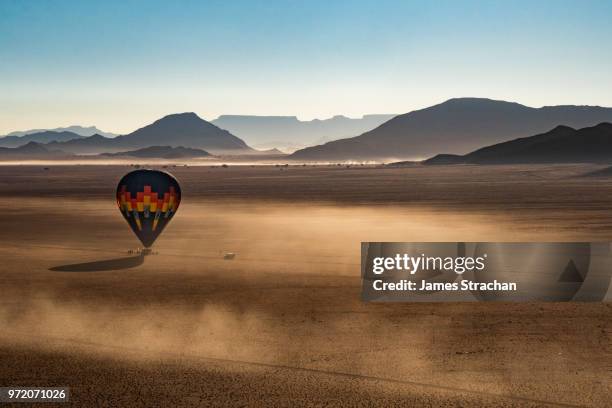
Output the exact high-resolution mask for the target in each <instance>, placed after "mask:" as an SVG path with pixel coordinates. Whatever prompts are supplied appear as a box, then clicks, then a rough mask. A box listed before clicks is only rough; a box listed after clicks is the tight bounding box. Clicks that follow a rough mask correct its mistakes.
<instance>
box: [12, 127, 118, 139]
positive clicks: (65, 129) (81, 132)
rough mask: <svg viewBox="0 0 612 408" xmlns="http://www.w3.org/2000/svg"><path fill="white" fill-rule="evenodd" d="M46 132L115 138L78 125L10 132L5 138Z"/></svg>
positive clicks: (112, 134)
mask: <svg viewBox="0 0 612 408" xmlns="http://www.w3.org/2000/svg"><path fill="white" fill-rule="evenodd" d="M47 131H51V132H72V133H76V134H77V135H79V136H85V137H87V136H92V135H95V134H99V135H102V136H104V137H115V136H117V135H116V134H114V133H110V132H103V131H101V130H100V129H98V128H97V127H95V126H78V125H73V126H67V127H59V128H55V129H30V130H20V131H16V132H11V133H9V134H8V135H6V136H25V135H30V134H32V133H42V132H47Z"/></svg>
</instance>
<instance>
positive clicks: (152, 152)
mask: <svg viewBox="0 0 612 408" xmlns="http://www.w3.org/2000/svg"><path fill="white" fill-rule="evenodd" d="M100 155H101V156H107V157H140V158H160V159H185V158H194V157H208V156H210V153H208V152H207V151H205V150H202V149H192V148H190V147H182V146H179V147H171V146H150V147H145V148H142V149H138V150H131V151H127V152H118V153H102V154H100Z"/></svg>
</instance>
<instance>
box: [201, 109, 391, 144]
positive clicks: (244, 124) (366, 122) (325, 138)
mask: <svg viewBox="0 0 612 408" xmlns="http://www.w3.org/2000/svg"><path fill="white" fill-rule="evenodd" d="M394 116H395V115H394V114H381V115H364V116H363V117H361V118H348V117H346V116H342V115H337V116H334V117H332V118H329V119H314V120H309V121H302V120H299V119H298V118H297V117H295V116H250V115H221V116H219V117H218V118H217V119H215V120H213V121H212V123H213V124H215V125H217V126H219V127H220V128H222V129H226V130H228V131H230V132H231V133H232V134H234V135H236V136H238V137H240V138H242V139H244V140H245V141H246V142H247V143H249V145H251V146H253V147H255V148H257V149H272V148H278V149H281V150H283V151H285V152H293V151H294V150H297V149H299V148H303V147H305V146H312V145H314V144H321V143H325V142H329V141H331V140H336V139H340V138H344V137H352V136H356V135H359V134H361V133H363V132H366V131H368V130H371V129H374V128H375V127H377V126H379V125H381V124H382V123H384V122H386V121H388V120H389V119H391V118H392V117H394Z"/></svg>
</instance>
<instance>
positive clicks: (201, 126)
mask: <svg viewBox="0 0 612 408" xmlns="http://www.w3.org/2000/svg"><path fill="white" fill-rule="evenodd" d="M53 144H54V147H57V148H59V149H61V150H64V151H68V152H72V153H80V154H94V153H116V152H122V151H126V150H137V149H142V148H145V147H151V146H171V147H179V146H183V147H190V148H194V149H203V150H206V151H207V152H210V153H213V154H238V155H241V154H255V153H257V151H255V150H254V149H252V148H251V147H249V146H248V145H247V144H246V143H245V142H244V141H243V140H241V139H239V138H238V137H236V136H234V135H232V134H231V133H229V132H228V131H227V130H223V129H220V128H218V127H217V126H215V125H213V124H212V123H209V122H207V121H205V120H203V119H201V118H200V117H198V115H196V114H195V113H179V114H174V115H168V116H165V117H163V118H161V119H159V120H157V121H155V122H153V123H152V124H150V125H147V126H145V127H143V128H140V129H138V130H136V131H134V132H132V133H130V134H128V135H125V136H117V137H115V138H112V139H111V138H106V137H103V136H101V135H93V136H90V137H87V138H82V139H79V140H70V141H67V142H53Z"/></svg>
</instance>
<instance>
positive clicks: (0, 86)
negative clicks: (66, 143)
mask: <svg viewBox="0 0 612 408" xmlns="http://www.w3.org/2000/svg"><path fill="white" fill-rule="evenodd" d="M611 19H612V2H611V1H561V0H557V1H463V2H462V1H380V0H379V1H300V2H298V1H296V2H291V1H279V2H274V1H270V0H267V1H249V2H243V1H233V2H228V1H192V2H191V1H177V2H173V1H152V0H147V1H116V2H114V1H100V2H93V1H76V0H75V1H42V0H41V1H36V0H31V1H22V0H0V134H3V133H7V132H9V131H11V130H18V129H27V128H37V127H56V126H66V125H70V124H81V125H91V124H95V125H97V126H98V127H100V128H102V129H104V130H108V131H113V132H118V133H125V132H129V131H131V130H133V129H135V128H137V127H140V126H143V125H145V124H147V123H149V122H151V121H152V120H154V119H157V118H159V117H161V116H163V115H165V114H168V113H174V112H183V111H194V112H196V113H198V114H199V115H200V116H202V117H204V118H206V119H214V118H215V117H216V116H218V115H219V114H223V113H227V114H256V115H297V116H298V117H300V118H302V119H311V118H314V117H319V118H325V117H329V116H332V115H335V114H344V115H347V116H360V115H362V114H364V113H404V112H408V111H410V110H413V109H417V108H421V107H425V106H428V105H431V104H435V103H438V102H441V101H443V100H445V99H448V98H451V97H459V96H482V97H490V98H494V99H504V100H511V101H517V102H520V103H524V104H527V105H531V106H542V105H552V104H592V105H607V106H612V24H610V20H611Z"/></svg>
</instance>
